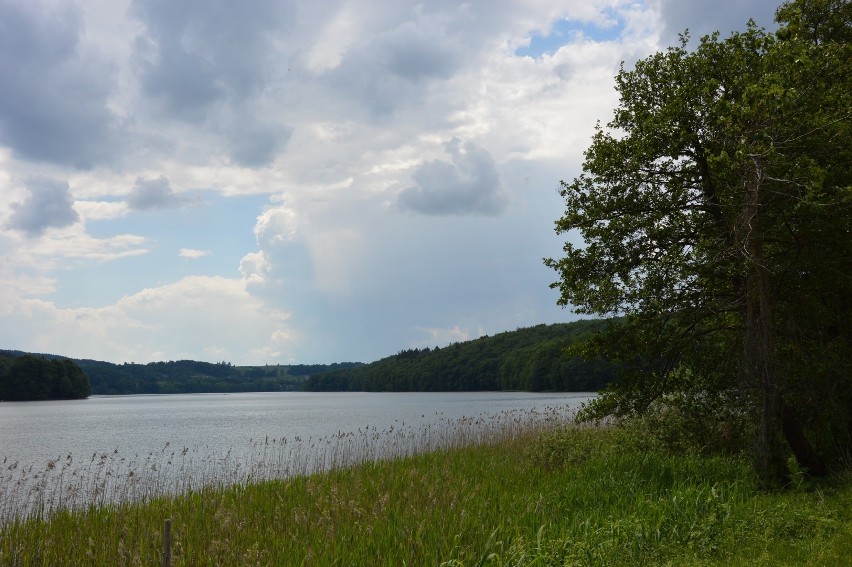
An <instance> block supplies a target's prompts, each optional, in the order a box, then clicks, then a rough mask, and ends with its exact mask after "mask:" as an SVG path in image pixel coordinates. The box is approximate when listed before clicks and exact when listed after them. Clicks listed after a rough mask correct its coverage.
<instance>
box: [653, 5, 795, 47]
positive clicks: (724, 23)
mask: <svg viewBox="0 0 852 567" xmlns="http://www.w3.org/2000/svg"><path fill="white" fill-rule="evenodd" d="M648 3H649V4H650V5H652V6H653V7H655V8H656V11H657V13H658V14H659V15H660V19H661V20H662V24H663V28H662V40H663V43H664V44H671V43H673V42H675V41H677V36H678V34H680V33H683V31H684V30H686V29H689V33H690V35H691V36H692V37H693V38H694V39H697V38H699V37H701V36H703V35H706V34H710V33H713V32H714V31H718V32H720V33H721V35H722V37H727V36H728V35H730V33H731V32H732V31H734V30H742V29H744V28H745V24H746V22H747V21H748V20H749V19H754V20H755V22H757V24H758V25H759V26H764V27H766V28H769V29H772V28H774V24H773V21H774V18H775V10H776V8H778V5H779V4H780V3H781V2H780V1H779V0H750V1H749V2H743V1H742V0H718V1H716V2H684V1H683V0H649V2H648Z"/></svg>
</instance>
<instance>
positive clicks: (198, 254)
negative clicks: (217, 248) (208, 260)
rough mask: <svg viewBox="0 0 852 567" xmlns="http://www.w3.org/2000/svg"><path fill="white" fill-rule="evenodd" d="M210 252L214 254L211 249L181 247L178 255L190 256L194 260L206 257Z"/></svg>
mask: <svg viewBox="0 0 852 567" xmlns="http://www.w3.org/2000/svg"><path fill="white" fill-rule="evenodd" d="M210 254H212V252H210V250H196V249H195V248H181V249H180V250H178V256H180V257H181V258H190V259H193V260H194V259H197V258H204V257H205V256H209V255H210Z"/></svg>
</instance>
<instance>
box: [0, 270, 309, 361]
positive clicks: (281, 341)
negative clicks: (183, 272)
mask: <svg viewBox="0 0 852 567" xmlns="http://www.w3.org/2000/svg"><path fill="white" fill-rule="evenodd" d="M1 282H2V280H0V283H1ZM0 293H2V289H0ZM9 322H14V324H13V325H10V324H9ZM22 336H23V337H32V338H31V339H30V341H31V342H29V343H28V344H26V345H23V344H20V343H19V340H20V339H19V337H22ZM297 340H298V334H297V333H294V332H293V331H291V330H289V329H288V327H287V315H286V314H285V313H282V312H280V311H275V310H271V309H269V308H268V307H267V306H264V305H263V304H262V303H261V302H260V301H258V300H257V299H255V298H253V297H251V296H250V295H249V294H248V293H247V291H246V282H245V281H243V280H240V279H228V278H222V277H203V276H190V277H186V278H183V279H180V280H178V281H176V282H174V283H171V284H167V285H163V286H159V287H152V288H146V289H143V290H141V291H139V292H137V293H135V294H132V295H128V296H125V297H123V298H121V299H120V300H118V301H117V302H115V303H114V304H112V305H108V306H106V307H100V308H61V307H58V306H56V305H55V304H54V303H52V302H49V301H44V300H40V299H21V298H15V297H12V298H11V303H10V304H7V309H6V310H5V311H0V344H2V345H5V346H7V347H9V348H21V347H24V348H26V349H27V350H34V351H37V352H53V353H57V354H65V355H68V356H74V357H80V358H93V359H97V360H109V361H115V362H125V361H126V362H130V361H135V362H149V361H155V360H164V359H165V360H179V359H185V358H195V359H198V358H202V354H203V353H209V354H208V356H210V358H211V359H216V360H221V359H227V360H231V361H233V362H235V363H237V364H240V363H242V364H258V363H263V362H275V361H278V360H281V359H286V358H287V353H288V350H289V349H292V348H293V343H294V342H295V341H297ZM256 353H264V359H263V360H259V359H258V358H257V355H256Z"/></svg>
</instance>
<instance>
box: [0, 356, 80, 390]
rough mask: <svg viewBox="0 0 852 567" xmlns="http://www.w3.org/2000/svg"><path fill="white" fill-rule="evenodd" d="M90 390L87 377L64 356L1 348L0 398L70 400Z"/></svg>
mask: <svg viewBox="0 0 852 567" xmlns="http://www.w3.org/2000/svg"><path fill="white" fill-rule="evenodd" d="M89 394H91V386H90V384H89V379H88V377H87V376H86V374H85V373H84V372H83V370H82V369H81V368H80V367H79V366H78V365H77V364H74V362H73V361H71V360H68V359H67V358H51V359H48V358H44V357H38V356H32V355H29V354H24V355H22V356H15V355H13V354H12V353H7V352H4V351H0V401H32V400H73V399H82V398H87V397H89Z"/></svg>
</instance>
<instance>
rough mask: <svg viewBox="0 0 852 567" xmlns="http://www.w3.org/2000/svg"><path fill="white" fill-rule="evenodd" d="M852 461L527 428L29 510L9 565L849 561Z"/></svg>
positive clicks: (2, 540) (9, 542)
mask: <svg viewBox="0 0 852 567" xmlns="http://www.w3.org/2000/svg"><path fill="white" fill-rule="evenodd" d="M850 480H852V475H850V474H849V473H845V474H842V475H835V476H833V477H830V478H828V479H825V480H820V481H819V482H816V481H812V480H809V479H806V478H805V477H803V476H798V477H797V478H796V482H795V483H794V485H792V486H790V487H788V488H787V489H784V490H780V491H776V492H764V491H761V490H759V489H758V488H757V486H758V484H757V482H756V479H755V477H754V476H753V472H752V471H751V469H750V467H749V463H748V461H747V460H746V459H745V458H744V457H741V456H736V455H729V456H719V455H715V456H714V455H704V454H699V453H698V452H691V451H688V450H686V451H677V452H672V451H668V450H666V449H665V448H663V447H662V446H661V445H660V444H658V443H654V442H652V441H651V440H650V437H649V435H648V434H647V433H646V432H645V431H644V430H643V429H642V428H641V427H640V426H635V425H634V426H625V427H622V426H616V425H609V426H602V427H582V428H581V427H577V426H573V425H563V426H559V427H551V428H549V429H548V430H543V429H542V428H540V427H537V428H532V429H531V430H530V431H527V432H522V431H521V432H519V430H518V429H517V428H516V429H515V430H513V431H512V433H511V434H506V435H503V436H502V438H501V437H500V436H496V437H493V436H492V437H491V438H486V441H485V442H479V443H460V444H458V446H454V447H449V448H438V449H435V450H431V451H428V452H424V453H418V454H413V455H409V456H404V457H399V458H394V459H388V460H372V461H368V462H361V463H356V464H353V465H351V466H345V467H339V468H334V469H331V470H326V471H324V472H320V473H316V474H312V475H298V476H293V477H290V478H284V479H278V480H265V481H259V482H255V483H241V484H237V485H231V486H224V485H222V486H219V487H208V488H202V489H199V490H194V491H192V492H188V493H185V494H180V495H176V496H173V497H164V496H161V497H156V498H152V499H150V500H147V501H144V502H124V503H116V504H108V503H107V504H101V505H92V506H90V507H88V509H85V510H76V511H69V510H58V511H55V512H53V513H52V514H49V515H38V514H32V515H30V516H29V517H28V518H21V519H17V520H13V521H8V522H7V523H6V524H5V525H3V526H2V527H0V565H4V566H8V565H13V566H30V565H160V564H162V559H163V552H164V534H163V531H164V530H163V528H164V525H165V520H166V519H169V520H170V545H169V546H168V548H169V553H170V564H171V565H176V566H177V565H394V566H396V565H446V566H474V565H749V566H751V565H848V561H849V558H850V557H852V483H850Z"/></svg>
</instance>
